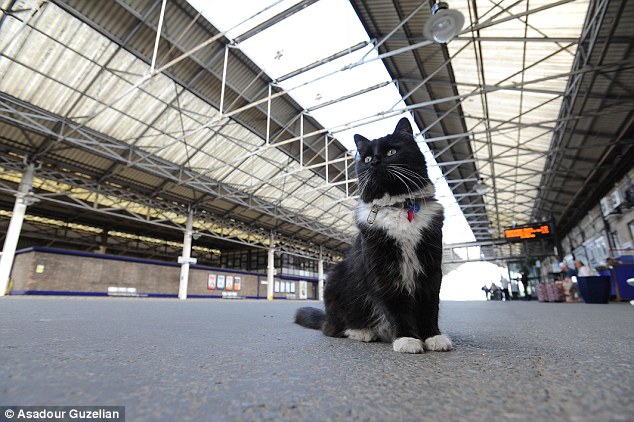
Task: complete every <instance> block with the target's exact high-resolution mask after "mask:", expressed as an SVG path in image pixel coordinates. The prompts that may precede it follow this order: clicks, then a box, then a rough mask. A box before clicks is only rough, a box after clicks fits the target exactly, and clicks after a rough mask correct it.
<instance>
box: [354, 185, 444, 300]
mask: <svg viewBox="0 0 634 422" xmlns="http://www.w3.org/2000/svg"><path fill="white" fill-rule="evenodd" d="M406 199H407V196H405V195H398V196H391V197H390V196H388V195H387V194H386V195H385V196H383V198H380V199H377V200H375V201H373V202H372V203H365V202H363V201H359V203H358V205H357V214H356V217H357V224H359V225H365V226H370V224H368V222H367V219H368V215H369V214H370V210H371V209H372V207H373V206H374V205H379V207H380V208H379V210H378V213H377V215H376V219H375V220H374V223H373V224H372V226H375V227H378V228H380V229H383V230H385V231H386V232H387V234H388V236H390V237H392V238H394V239H395V240H396V241H397V243H398V244H399V246H400V247H401V254H402V260H401V262H400V263H399V264H400V269H401V276H402V278H403V287H404V288H405V289H407V291H409V293H410V294H413V293H414V289H415V287H416V283H415V278H416V274H418V273H420V272H422V271H423V269H422V267H421V265H420V262H419V260H418V256H417V255H416V245H418V242H419V241H420V238H421V235H422V232H423V231H425V230H426V229H428V228H429V227H430V225H431V222H432V218H433V217H434V216H436V215H438V214H439V213H442V211H443V208H442V205H440V204H439V203H438V202H436V201H434V200H430V201H427V202H426V201H425V200H421V204H420V211H419V212H417V213H416V214H415V216H414V219H413V220H412V222H409V221H408V220H407V210H406V209H402V208H395V207H389V206H388V205H390V204H396V203H399V202H403V201H405V200H406Z"/></svg>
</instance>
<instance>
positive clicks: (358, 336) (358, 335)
mask: <svg viewBox="0 0 634 422" xmlns="http://www.w3.org/2000/svg"><path fill="white" fill-rule="evenodd" d="M344 335H345V336H346V337H348V338H350V339H352V340H356V341H363V342H365V343H367V342H370V341H374V340H376V334H374V331H372V330H368V329H363V330H346V331H345V332H344Z"/></svg>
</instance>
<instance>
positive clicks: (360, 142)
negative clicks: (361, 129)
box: [354, 135, 370, 150]
mask: <svg viewBox="0 0 634 422" xmlns="http://www.w3.org/2000/svg"><path fill="white" fill-rule="evenodd" d="M354 143H355V144H356V145H357V149H358V150H360V149H364V148H365V147H367V146H368V144H369V143H370V140H369V139H368V138H365V137H363V136H361V135H354Z"/></svg>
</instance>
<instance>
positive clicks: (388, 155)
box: [385, 148, 396, 157]
mask: <svg viewBox="0 0 634 422" xmlns="http://www.w3.org/2000/svg"><path fill="white" fill-rule="evenodd" d="M394 154H396V150H395V149H394V148H392V149H391V150H389V151H388V152H387V153H386V154H385V155H386V156H387V157H391V156H392V155H394Z"/></svg>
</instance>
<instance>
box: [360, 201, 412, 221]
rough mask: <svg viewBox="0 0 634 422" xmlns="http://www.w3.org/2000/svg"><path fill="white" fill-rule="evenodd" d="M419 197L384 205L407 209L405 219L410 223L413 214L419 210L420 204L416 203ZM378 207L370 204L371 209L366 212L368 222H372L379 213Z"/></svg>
mask: <svg viewBox="0 0 634 422" xmlns="http://www.w3.org/2000/svg"><path fill="white" fill-rule="evenodd" d="M419 199H423V198H415V199H408V200H407V201H403V202H397V203H396V204H392V205H386V207H390V208H400V209H407V221H409V222H410V223H411V222H412V220H414V215H415V214H416V213H417V212H419V211H420V204H419V203H418V200H419ZM379 208H380V207H379V206H378V205H373V206H372V209H370V213H369V214H368V219H367V222H368V224H374V221H375V220H376V216H377V214H378V213H379Z"/></svg>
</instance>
